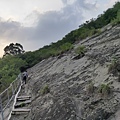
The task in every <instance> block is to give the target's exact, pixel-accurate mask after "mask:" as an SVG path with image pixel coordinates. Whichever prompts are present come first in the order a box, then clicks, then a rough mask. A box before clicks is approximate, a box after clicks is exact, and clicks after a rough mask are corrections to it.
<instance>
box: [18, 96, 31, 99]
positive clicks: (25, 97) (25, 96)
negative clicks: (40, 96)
mask: <svg viewBox="0 0 120 120" xmlns="http://www.w3.org/2000/svg"><path fill="white" fill-rule="evenodd" d="M20 98H31V96H18V97H17V99H20Z"/></svg>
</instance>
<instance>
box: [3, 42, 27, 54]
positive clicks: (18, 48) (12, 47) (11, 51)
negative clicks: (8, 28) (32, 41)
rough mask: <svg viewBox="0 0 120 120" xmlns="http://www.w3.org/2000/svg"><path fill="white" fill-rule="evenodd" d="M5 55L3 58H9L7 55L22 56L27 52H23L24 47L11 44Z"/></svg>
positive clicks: (6, 48) (5, 50) (7, 47)
mask: <svg viewBox="0 0 120 120" xmlns="http://www.w3.org/2000/svg"><path fill="white" fill-rule="evenodd" d="M4 52H5V53H4V55H3V56H7V55H18V54H22V53H24V52H25V51H24V50H23V46H22V45H21V44H19V43H15V44H14V43H10V45H9V46H6V47H5V48H4Z"/></svg>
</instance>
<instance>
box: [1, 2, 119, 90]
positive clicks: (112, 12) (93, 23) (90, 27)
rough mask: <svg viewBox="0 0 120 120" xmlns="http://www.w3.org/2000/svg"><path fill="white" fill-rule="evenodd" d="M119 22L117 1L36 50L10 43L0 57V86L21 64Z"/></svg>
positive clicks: (57, 52) (61, 50)
mask: <svg viewBox="0 0 120 120" xmlns="http://www.w3.org/2000/svg"><path fill="white" fill-rule="evenodd" d="M118 23H120V2H117V3H116V4H115V5H114V6H113V8H110V9H108V10H106V11H105V12H104V13H103V14H101V15H99V16H98V17H97V18H96V19H94V18H92V19H90V20H89V21H86V22H85V23H83V24H81V25H80V26H79V28H78V29H76V30H73V31H71V32H70V33H68V34H67V35H65V37H63V39H62V40H58V41H57V42H56V43H51V44H50V45H46V46H44V47H43V48H40V49H39V50H36V51H33V52H31V51H29V52H25V53H24V50H23V47H22V45H21V44H19V43H16V44H14V43H11V44H10V45H9V46H6V47H5V48H4V51H5V54H4V57H3V58H1V59H0V68H1V69H0V88H1V89H4V88H5V87H6V86H8V85H9V84H10V82H12V81H13V80H14V79H15V78H16V77H17V75H18V74H19V72H20V70H19V68H20V67H21V66H25V65H26V66H29V67H32V66H33V65H35V64H37V63H38V62H40V61H42V60H43V59H47V58H49V57H51V56H52V57H54V56H58V55H60V54H62V53H64V52H67V51H69V50H71V49H72V48H73V44H74V43H75V42H76V41H78V40H82V39H84V38H86V37H90V36H92V35H94V34H100V33H101V28H102V27H104V26H105V25H107V24H112V25H115V24H118ZM77 49H78V50H76V52H77V53H78V54H81V52H85V47H84V46H82V47H79V48H77ZM111 68H112V67H111ZM1 89H0V90H1Z"/></svg>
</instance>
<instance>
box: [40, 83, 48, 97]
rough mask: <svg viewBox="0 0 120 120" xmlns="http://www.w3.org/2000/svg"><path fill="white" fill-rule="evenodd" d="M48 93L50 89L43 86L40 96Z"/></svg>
mask: <svg viewBox="0 0 120 120" xmlns="http://www.w3.org/2000/svg"><path fill="white" fill-rule="evenodd" d="M49 92H50V88H49V87H48V85H45V86H44V87H43V88H42V89H41V90H40V93H41V94H42V95H44V94H47V93H49Z"/></svg>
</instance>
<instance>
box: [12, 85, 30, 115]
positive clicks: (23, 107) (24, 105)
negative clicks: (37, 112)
mask: <svg viewBox="0 0 120 120" xmlns="http://www.w3.org/2000/svg"><path fill="white" fill-rule="evenodd" d="M25 87H26V86H25V85H24V86H22V87H21V91H20V93H19V94H18V96H17V97H16V103H15V105H14V108H13V110H12V113H11V114H12V115H20V114H28V113H29V112H30V110H31V109H29V108H28V106H29V104H30V103H31V96H29V95H26V91H25Z"/></svg>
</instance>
